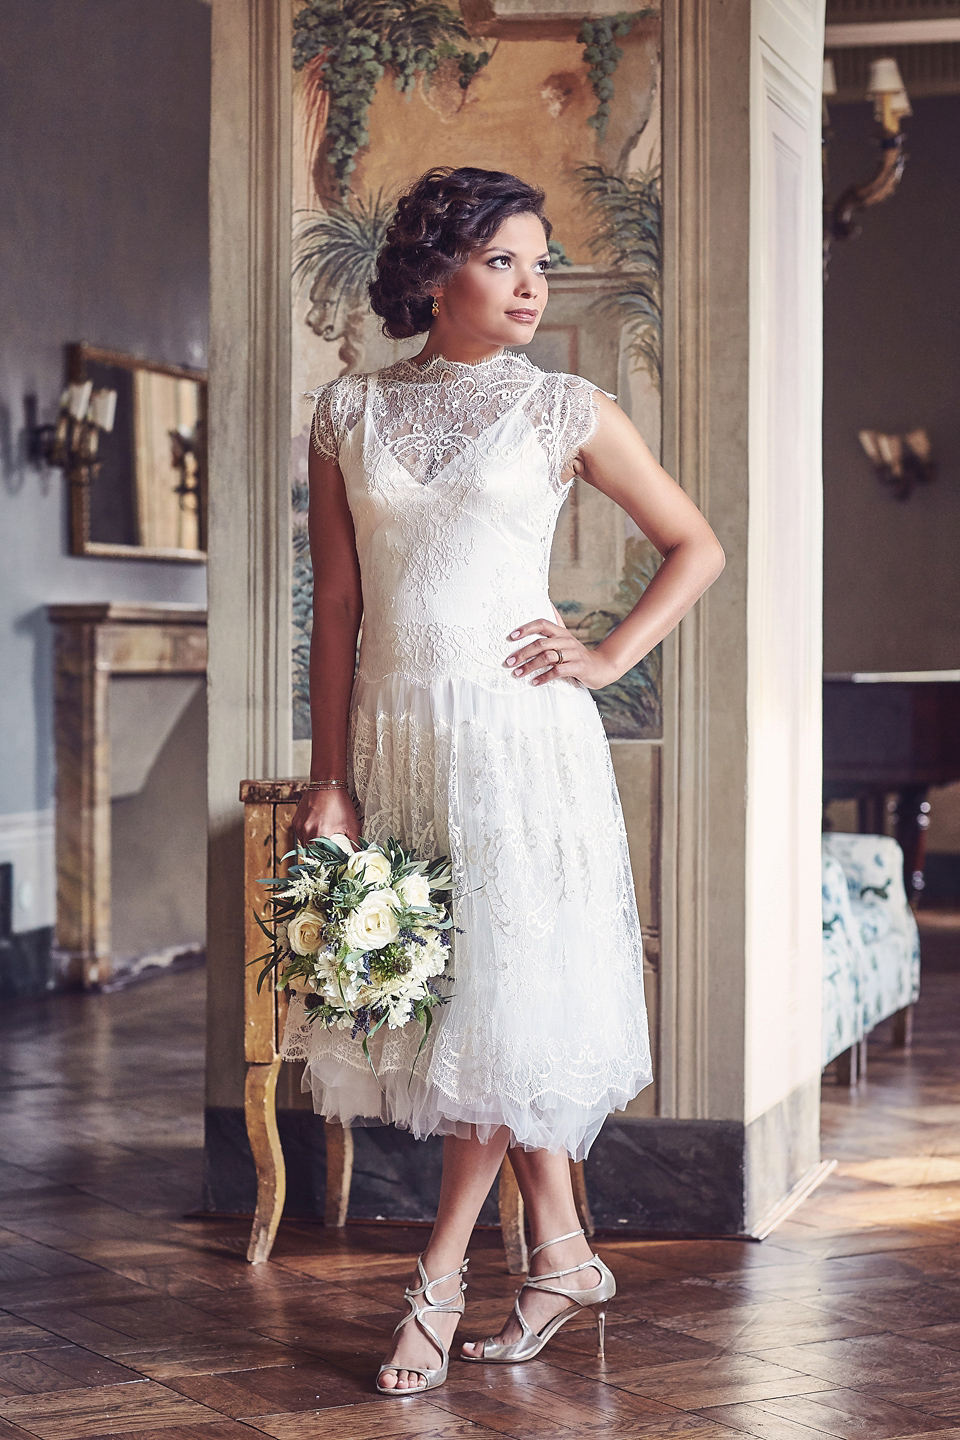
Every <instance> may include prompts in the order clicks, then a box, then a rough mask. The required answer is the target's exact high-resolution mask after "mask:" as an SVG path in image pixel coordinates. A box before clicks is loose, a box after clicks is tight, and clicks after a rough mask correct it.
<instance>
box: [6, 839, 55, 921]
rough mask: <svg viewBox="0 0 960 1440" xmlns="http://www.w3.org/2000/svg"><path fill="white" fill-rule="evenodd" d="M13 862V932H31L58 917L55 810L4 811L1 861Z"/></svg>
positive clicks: (11, 863)
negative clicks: (8, 813)
mask: <svg viewBox="0 0 960 1440" xmlns="http://www.w3.org/2000/svg"><path fill="white" fill-rule="evenodd" d="M2 864H10V865H12V866H13V917H12V918H13V933H14V934H15V935H19V934H28V933H32V932H34V931H39V930H43V929H45V928H46V927H47V926H49V925H53V924H54V923H55V920H56V862H55V858H54V822H53V811H52V810H28V811H24V812H23V813H22V814H19V815H0V865H2Z"/></svg>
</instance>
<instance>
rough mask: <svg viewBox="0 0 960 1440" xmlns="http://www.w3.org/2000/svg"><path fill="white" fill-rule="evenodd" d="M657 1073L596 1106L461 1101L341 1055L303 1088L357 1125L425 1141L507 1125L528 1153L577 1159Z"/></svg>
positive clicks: (487, 1133) (314, 1068)
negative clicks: (363, 1071) (363, 1068)
mask: <svg viewBox="0 0 960 1440" xmlns="http://www.w3.org/2000/svg"><path fill="white" fill-rule="evenodd" d="M652 1079H653V1075H652V1073H651V1072H650V1071H646V1072H644V1073H642V1074H639V1075H636V1076H634V1077H633V1078H632V1079H629V1080H626V1079H625V1080H624V1081H623V1083H622V1084H617V1085H616V1086H611V1087H610V1088H609V1089H608V1090H607V1092H606V1093H605V1094H604V1095H603V1096H602V1097H600V1098H598V1099H597V1100H596V1101H595V1102H593V1103H591V1104H589V1105H577V1104H574V1103H573V1102H572V1101H570V1100H569V1099H567V1098H566V1097H564V1096H560V1095H555V1094H554V1095H550V1094H546V1095H543V1096H540V1097H538V1099H537V1100H536V1101H532V1102H529V1101H528V1102H526V1103H524V1102H520V1101H511V1100H509V1099H506V1098H505V1097H503V1096H496V1097H490V1098H489V1099H488V1100H482V1101H469V1102H458V1101H456V1100H454V1099H452V1098H451V1097H450V1096H449V1095H444V1094H442V1093H441V1092H440V1091H438V1090H437V1088H436V1087H435V1086H433V1085H431V1084H430V1083H429V1082H427V1081H424V1080H423V1079H422V1077H420V1076H416V1075H415V1076H414V1077H413V1078H412V1079H411V1078H410V1076H409V1075H404V1074H401V1073H398V1072H390V1073H388V1074H386V1075H381V1077H380V1079H379V1080H378V1079H377V1078H376V1077H375V1076H374V1074H373V1072H372V1071H370V1072H368V1074H367V1075H364V1076H361V1075H360V1074H358V1072H357V1071H356V1070H347V1071H345V1070H344V1067H343V1066H342V1065H341V1064H340V1063H339V1062H337V1061H335V1060H332V1059H330V1060H326V1061H325V1060H323V1059H322V1058H321V1059H314V1060H313V1061H312V1062H311V1063H310V1064H309V1065H307V1067H306V1068H305V1070H304V1073H303V1080H302V1083H301V1089H302V1090H304V1091H305V1092H308V1093H311V1094H312V1095H313V1108H314V1110H315V1112H316V1113H317V1114H318V1115H322V1116H323V1117H324V1119H326V1120H335V1121H337V1122H338V1123H339V1124H341V1125H343V1126H348V1127H350V1128H357V1127H359V1128H365V1127H368V1126H380V1125H395V1126H396V1127H397V1128H398V1129H400V1130H408V1131H410V1133H411V1134H412V1135H413V1136H414V1138H415V1139H417V1140H426V1139H427V1138H428V1137H429V1136H432V1135H441V1136H443V1135H457V1136H459V1137H460V1138H461V1139H464V1140H465V1139H469V1138H470V1137H471V1136H472V1135H474V1134H475V1135H476V1137H477V1139H478V1140H479V1141H480V1143H481V1144H484V1145H485V1144H487V1142H488V1141H489V1140H490V1139H491V1138H492V1137H493V1136H494V1134H496V1132H497V1131H498V1130H500V1129H502V1128H503V1127H506V1128H507V1129H508V1130H509V1131H510V1145H511V1146H518V1147H520V1148H521V1149H523V1150H549V1151H552V1152H553V1153H554V1154H560V1153H563V1152H565V1153H566V1154H567V1155H569V1157H570V1159H571V1160H585V1159H586V1157H587V1155H588V1154H589V1152H590V1148H591V1146H592V1145H593V1142H594V1141H595V1140H596V1138H597V1136H598V1134H599V1133H600V1130H601V1128H602V1126H603V1122H604V1121H605V1120H606V1118H607V1116H608V1115H610V1114H611V1113H612V1112H613V1111H615V1110H623V1109H624V1108H625V1107H626V1106H627V1105H628V1104H629V1103H630V1101H631V1100H632V1099H634V1097H635V1096H636V1095H638V1094H639V1093H640V1091H641V1090H643V1089H645V1088H646V1086H647V1085H649V1084H650V1083H651V1081H652Z"/></svg>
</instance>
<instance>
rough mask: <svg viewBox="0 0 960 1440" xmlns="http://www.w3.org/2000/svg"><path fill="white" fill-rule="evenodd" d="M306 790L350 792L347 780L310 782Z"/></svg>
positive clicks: (306, 785) (305, 787) (307, 783)
mask: <svg viewBox="0 0 960 1440" xmlns="http://www.w3.org/2000/svg"><path fill="white" fill-rule="evenodd" d="M303 788H304V790H348V789H349V788H350V787H349V786H348V784H347V782H346V780H308V781H307V782H306V784H305V785H304V787H303Z"/></svg>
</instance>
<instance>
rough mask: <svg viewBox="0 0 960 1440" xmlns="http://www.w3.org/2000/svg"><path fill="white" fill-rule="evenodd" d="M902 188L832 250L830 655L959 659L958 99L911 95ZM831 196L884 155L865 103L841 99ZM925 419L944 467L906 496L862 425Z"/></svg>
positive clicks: (898, 427)
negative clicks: (881, 464) (887, 479)
mask: <svg viewBox="0 0 960 1440" xmlns="http://www.w3.org/2000/svg"><path fill="white" fill-rule="evenodd" d="M913 106H914V112H915V113H914V114H913V116H912V117H910V118H909V119H907V120H906V122H905V130H906V137H907V140H906V148H907V151H908V154H909V157H910V158H909V161H908V164H907V169H906V173H905V175H904V178H903V181H902V182H901V185H900V188H899V190H898V191H897V193H896V194H895V195H894V196H893V197H892V199H890V200H887V201H884V202H883V203H882V204H880V205H878V206H876V207H875V208H873V209H871V210H868V211H867V212H865V213H864V214H863V216H862V225H863V233H862V234H861V235H860V236H859V237H858V238H857V239H854V240H848V241H845V242H843V243H841V244H835V245H834V247H833V253H832V258H831V261H830V270H829V278H828V281H827V285H826V288H825V291H824V406H823V418H824V435H823V441H824V668H825V669H826V670H827V671H845V670H918V669H951V668H956V667H957V666H960V563H958V558H957V556H958V542H960V403H958V402H960V97H957V96H943V97H937V98H930V99H920V100H915V101H914V102H913ZM830 114H831V119H832V122H833V126H834V130H835V132H836V133H835V137H834V140H833V142H832V144H831V146H830V151H829V168H830V175H829V179H828V182H827V190H828V194H829V195H830V196H831V197H835V196H836V195H837V194H838V193H839V192H840V190H841V189H843V187H844V186H846V185H847V184H848V183H849V182H851V181H854V180H862V179H864V178H865V176H866V175H867V174H869V173H870V172H871V170H872V168H873V166H874V165H875V164H876V158H877V151H876V148H875V146H874V144H873V143H872V138H871V137H872V129H873V124H872V116H871V111H870V107H869V106H868V105H866V104H859V105H838V106H833V107H831V111H830ZM916 427H923V428H925V429H926V430H927V431H928V432H929V434H930V436H931V438H932V440H933V444H934V450H935V455H936V458H937V460H938V461H939V464H940V474H939V477H938V479H937V480H936V481H935V482H934V483H933V484H932V485H930V486H928V487H924V488H922V489H920V490H916V491H914V493H913V495H911V497H910V499H909V500H907V501H906V502H903V503H901V502H899V501H897V500H896V499H894V497H893V496H892V495H891V494H890V493H889V492H888V491H887V490H885V489H884V488H883V487H882V486H881V485H880V483H879V482H878V481H877V479H876V478H875V476H874V473H873V470H872V468H871V466H870V464H869V462H868V460H867V458H866V456H865V455H864V454H863V452H862V450H861V448H860V444H859V441H858V440H857V431H858V430H860V429H876V430H884V431H888V432H891V433H902V432H905V431H907V430H911V429H914V428H916Z"/></svg>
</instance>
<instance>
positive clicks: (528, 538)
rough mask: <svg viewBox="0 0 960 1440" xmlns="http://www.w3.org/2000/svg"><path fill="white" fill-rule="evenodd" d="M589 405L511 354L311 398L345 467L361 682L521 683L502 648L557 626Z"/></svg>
mask: <svg viewBox="0 0 960 1440" xmlns="http://www.w3.org/2000/svg"><path fill="white" fill-rule="evenodd" d="M594 394H595V387H594V386H593V385H592V384H591V383H590V382H589V381H587V380H584V379H582V378H581V377H580V376H579V375H565V374H555V373H551V372H546V371H543V370H539V369H537V367H536V366H534V365H532V364H531V363H530V361H529V360H527V359H526V358H525V357H524V356H521V355H514V354H512V353H508V352H503V353H501V354H500V355H498V356H495V357H494V358H493V359H490V360H485V361H481V362H480V363H479V364H476V365H469V364H465V363H461V362H456V361H450V360H447V359H445V358H444V357H443V356H435V357H434V358H433V359H432V360H431V361H430V362H429V363H428V364H426V365H424V366H418V365H416V364H414V363H413V361H411V360H402V361H400V362H398V363H397V364H395V365H391V366H389V367H388V368H387V369H385V370H379V371H377V372H375V373H373V374H369V375H345V376H341V377H340V378H339V379H337V380H334V381H332V382H331V383H330V384H328V385H325V386H323V387H322V388H321V389H319V390H317V391H314V392H313V397H314V398H315V401H316V405H315V410H314V420H313V427H312V436H313V443H314V445H315V446H316V448H317V449H318V450H319V451H320V453H321V454H324V455H327V456H329V457H331V458H335V459H337V460H338V461H339V464H340V469H341V472H342V474H343V477H344V482H345V485H346V492H347V499H348V502H349V505H350V510H351V513H352V516H353V521H354V528H355V532H356V542H357V554H358V557H359V561H360V571H361V578H362V584H363V605H364V623H363V636H362V640H361V646H360V663H359V674H360V676H361V677H362V678H363V679H365V680H380V679H383V678H384V677H386V676H387V675H391V674H395V675H402V676H404V677H406V678H407V679H410V680H413V681H415V682H417V683H419V684H430V683H432V682H433V681H435V680H437V679H440V678H442V677H444V676H448V675H454V676H460V677H462V678H465V679H470V680H473V681H474V682H476V683H477V684H480V685H483V686H484V687H485V688H486V689H491V690H500V691H506V690H509V689H510V688H511V687H512V688H514V689H515V688H516V687H517V686H518V685H521V684H523V683H525V682H524V681H523V680H519V681H518V680H516V679H514V677H513V676H512V675H511V674H510V673H509V672H508V671H506V670H505V669H504V667H503V660H504V658H505V657H506V655H507V653H508V651H509V643H508V640H507V635H508V633H509V631H510V630H511V629H513V628H514V627H515V626H516V625H518V624H520V623H522V622H524V621H528V620H535V619H537V618H538V617H540V616H544V617H545V618H547V619H551V618H552V610H551V608H550V599H549V595H548V590H547V573H548V568H549V563H550V547H551V543H552V540H553V533H554V529H555V527H556V522H557V516H558V514H559V511H560V507H561V505H562V504H563V501H564V499H565V498H566V495H567V493H568V491H569V487H570V483H571V480H570V479H564V470H565V468H566V467H567V466H568V463H569V461H570V460H571V458H572V457H573V456H574V455H575V454H576V452H577V451H578V449H579V448H580V446H582V445H583V444H584V443H585V442H586V441H587V440H588V439H589V438H590V436H591V435H592V433H593V431H594V428H595V426H596V410H595V405H594V399H593V397H594ZM526 683H529V681H527V682H526ZM551 683H558V684H579V683H580V682H579V681H575V680H559V679H558V680H556V681H555V682H551Z"/></svg>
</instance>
